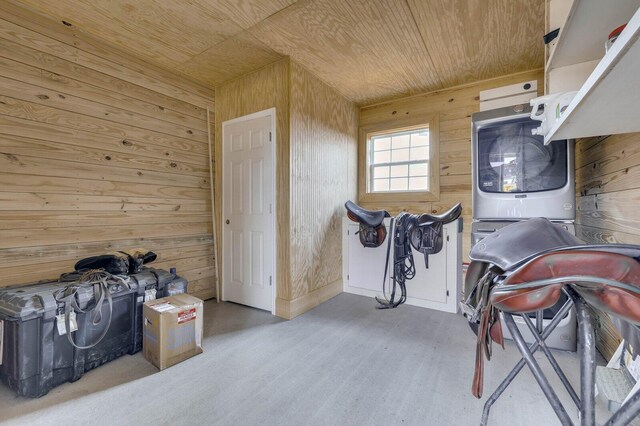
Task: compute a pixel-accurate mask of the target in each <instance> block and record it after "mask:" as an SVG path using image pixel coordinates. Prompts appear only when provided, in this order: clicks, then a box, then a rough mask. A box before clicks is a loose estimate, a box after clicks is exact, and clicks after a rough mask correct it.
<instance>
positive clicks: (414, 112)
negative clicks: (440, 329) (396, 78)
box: [360, 70, 543, 262]
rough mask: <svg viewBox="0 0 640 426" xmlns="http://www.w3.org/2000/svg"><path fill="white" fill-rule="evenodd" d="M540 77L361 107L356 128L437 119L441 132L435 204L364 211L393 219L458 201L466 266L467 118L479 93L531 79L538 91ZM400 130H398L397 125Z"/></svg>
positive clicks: (502, 80) (526, 75)
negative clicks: (386, 213) (381, 212)
mask: <svg viewBox="0 0 640 426" xmlns="http://www.w3.org/2000/svg"><path fill="white" fill-rule="evenodd" d="M542 78H543V74H542V71H541V70H534V71H527V72H524V73H519V74H513V75H508V76H504V77H500V78H496V79H491V80H485V81H481V82H478V83H474V84H470V85H465V86H461V87H457V88H451V89H447V90H443V91H437V92H431V93H425V94H423V95H416V96H411V97H406V98H401V99H397V100H394V101H389V102H383V103H380V104H376V105H371V106H368V107H363V108H361V110H360V127H369V126H374V125H379V124H384V125H388V126H391V127H393V126H394V124H398V123H401V122H402V120H406V117H414V116H421V117H426V116H430V115H433V114H437V115H438V117H439V127H440V130H439V139H440V147H439V148H440V151H439V173H440V199H439V201H437V202H412V203H405V204H402V205H399V204H388V203H385V204H372V203H363V206H364V207H366V208H371V209H378V208H384V209H386V210H389V211H390V212H391V213H392V214H397V213H398V212H400V211H409V212H413V213H422V212H430V213H442V212H443V211H445V210H447V209H449V208H450V207H452V206H453V205H454V204H456V203H459V202H461V203H462V207H463V211H462V218H463V220H464V230H463V234H462V253H463V258H464V261H465V262H468V261H469V258H468V253H469V250H470V249H471V220H472V217H473V215H472V211H471V114H473V113H474V112H476V111H479V108H480V103H479V96H480V91H482V90H487V89H492V88H495V87H501V86H506V85H509V84H515V83H519V82H522V81H528V80H534V79H537V80H538V87H539V88H540V91H542V87H543V85H542ZM398 126H399V127H401V126H402V125H401V124H398Z"/></svg>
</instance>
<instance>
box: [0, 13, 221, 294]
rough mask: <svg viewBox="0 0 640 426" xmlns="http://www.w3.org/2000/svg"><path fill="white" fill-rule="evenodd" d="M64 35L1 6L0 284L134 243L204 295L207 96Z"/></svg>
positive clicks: (209, 281) (209, 266) (209, 251)
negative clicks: (150, 251)
mask: <svg viewBox="0 0 640 426" xmlns="http://www.w3.org/2000/svg"><path fill="white" fill-rule="evenodd" d="M63 27H64V25H62V24H60V23H56V22H52V21H48V20H47V19H45V18H43V17H41V16H37V15H34V14H32V13H31V12H29V11H27V10H24V9H21V8H20V7H18V6H15V5H12V4H9V3H7V4H4V5H3V6H2V7H0V286H7V285H14V284H23V283H27V282H32V281H36V280H41V279H51V278H56V277H57V276H58V275H59V274H60V273H62V272H65V271H70V270H72V269H73V264H74V263H75V262H76V261H77V260H78V259H80V258H82V257H86V256H90V255H96V254H100V253H104V252H107V251H113V250H122V249H126V248H131V247H137V246H143V247H147V248H149V249H151V250H153V251H155V252H157V253H158V255H159V258H158V261H157V262H156V264H155V265H156V266H158V267H164V268H169V267H173V266H175V267H176V268H178V272H179V273H180V274H181V275H183V276H184V277H185V278H187V279H189V280H190V281H191V283H190V291H191V292H192V293H195V294H197V295H198V296H200V297H203V298H210V297H213V296H214V283H213V271H214V269H213V268H214V254H213V247H212V236H211V232H212V227H211V219H210V217H211V216H210V212H211V207H210V196H209V195H208V193H209V187H210V182H209V176H208V170H209V164H208V160H207V154H206V153H207V146H206V136H207V122H206V115H205V113H204V109H203V108H202V106H203V105H213V90H209V89H204V88H202V87H201V86H197V85H194V84H192V83H190V82H186V81H184V79H182V78H180V77H177V76H174V75H171V74H169V73H167V72H166V71H164V70H158V69H155V68H154V67H152V66H149V65H144V64H142V63H141V62H140V61H139V60H137V59H134V58H130V57H128V56H127V55H125V54H122V53H120V52H118V51H117V50H115V49H114V48H113V47H111V46H107V45H104V44H102V43H101V42H99V41H97V40H95V39H91V38H86V37H85V36H84V35H83V34H81V33H77V32H74V34H73V35H70V34H68V33H67V30H65V29H64V28H63ZM143 68H144V71H143ZM203 94H208V95H203Z"/></svg>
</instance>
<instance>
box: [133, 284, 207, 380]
mask: <svg viewBox="0 0 640 426" xmlns="http://www.w3.org/2000/svg"><path fill="white" fill-rule="evenodd" d="M202 312H203V310H202V300H200V299H198V298H197V297H193V296H191V295H188V294H177V295H175V296H169V297H163V298H162V299H157V300H152V301H149V302H146V303H145V304H144V308H143V316H144V325H143V340H142V349H143V352H144V357H145V358H146V359H147V361H149V362H151V363H152V364H153V365H155V366H156V367H158V368H159V369H160V370H164V369H165V368H167V367H171V366H172V365H175V364H177V363H179V362H182V361H184V360H186V359H189V358H191V357H192V356H194V355H198V354H201V353H202Z"/></svg>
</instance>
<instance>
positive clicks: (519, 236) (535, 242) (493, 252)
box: [469, 217, 584, 271]
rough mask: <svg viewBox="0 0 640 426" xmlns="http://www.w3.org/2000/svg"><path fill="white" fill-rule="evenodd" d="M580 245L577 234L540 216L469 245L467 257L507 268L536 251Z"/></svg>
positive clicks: (529, 256) (515, 224)
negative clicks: (469, 250)
mask: <svg viewBox="0 0 640 426" xmlns="http://www.w3.org/2000/svg"><path fill="white" fill-rule="evenodd" d="M582 244H584V242H582V241H581V240H580V239H578V238H577V237H575V236H573V235H571V234H570V233H569V232H567V231H565V230H564V229H562V228H561V227H559V226H556V225H554V224H553V223H551V222H550V221H549V220H548V219H545V218H543V217H539V218H533V219H529V220H525V221H522V222H516V223H514V224H512V225H509V226H505V227H504V228H502V229H499V230H497V231H496V232H494V233H492V234H491V235H489V236H488V237H485V238H483V239H482V240H481V241H479V242H478V243H477V244H476V245H474V246H473V247H472V248H471V252H470V253H469V258H470V259H471V260H475V261H478V262H487V263H491V264H494V265H496V266H497V267H498V268H500V269H502V270H503V271H508V270H510V269H512V268H514V267H515V266H516V265H518V264H520V263H522V262H524V261H526V260H527V259H530V258H531V257H532V256H534V255H536V254H539V253H542V252H546V251H548V250H551V249H558V248H561V247H571V246H577V245H582Z"/></svg>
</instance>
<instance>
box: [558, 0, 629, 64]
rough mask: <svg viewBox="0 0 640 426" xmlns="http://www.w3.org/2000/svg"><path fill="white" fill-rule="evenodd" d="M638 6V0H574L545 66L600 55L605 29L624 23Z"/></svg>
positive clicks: (575, 62)
mask: <svg viewBox="0 0 640 426" xmlns="http://www.w3.org/2000/svg"><path fill="white" fill-rule="evenodd" d="M639 7H640V0H615V1H614V2H610V1H602V0H574V1H573V4H572V5H571V9H570V10H569V15H568V16H567V20H566V22H565V23H564V25H563V26H562V27H561V28H560V34H559V35H558V41H557V43H556V46H555V49H553V51H552V52H551V56H550V57H549V60H548V61H547V66H546V67H545V69H546V70H547V71H550V70H553V69H555V68H560V67H564V66H568V65H575V64H579V63H582V62H589V61H594V60H598V59H600V58H602V57H603V56H604V44H605V41H606V40H607V37H608V36H609V33H610V32H611V31H613V30H614V29H615V28H617V27H619V26H620V25H622V24H625V23H627V21H628V20H629V18H630V17H631V16H633V14H634V13H635V12H636V10H637V9H638V8H639Z"/></svg>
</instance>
